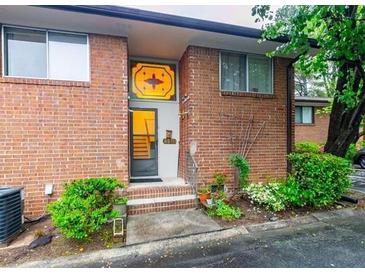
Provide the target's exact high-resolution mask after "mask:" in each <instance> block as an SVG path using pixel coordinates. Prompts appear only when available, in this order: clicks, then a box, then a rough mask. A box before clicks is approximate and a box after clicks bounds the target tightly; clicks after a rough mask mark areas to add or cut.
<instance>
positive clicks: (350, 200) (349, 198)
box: [341, 196, 359, 204]
mask: <svg viewBox="0 0 365 274" xmlns="http://www.w3.org/2000/svg"><path fill="white" fill-rule="evenodd" d="M341 201H345V202H350V203H353V204H357V203H358V202H359V201H358V199H355V198H352V197H349V196H342V197H341Z"/></svg>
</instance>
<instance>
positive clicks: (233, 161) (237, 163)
mask: <svg viewBox="0 0 365 274" xmlns="http://www.w3.org/2000/svg"><path fill="white" fill-rule="evenodd" d="M229 164H230V165H231V166H232V167H235V168H237V169H238V170H239V173H240V179H239V180H240V181H239V183H240V187H241V188H244V187H245V186H246V185H247V184H248V174H249V172H250V167H249V165H248V162H247V160H246V159H245V158H243V156H242V155H241V154H238V153H235V154H231V155H230V156H229Z"/></svg>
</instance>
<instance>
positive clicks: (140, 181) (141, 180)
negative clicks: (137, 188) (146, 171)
mask: <svg viewBox="0 0 365 274" xmlns="http://www.w3.org/2000/svg"><path fill="white" fill-rule="evenodd" d="M129 181H130V182H131V183H159V182H162V180H161V179H160V178H141V179H130V180H129Z"/></svg>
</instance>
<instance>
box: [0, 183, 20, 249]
mask: <svg viewBox="0 0 365 274" xmlns="http://www.w3.org/2000/svg"><path fill="white" fill-rule="evenodd" d="M23 208H24V194H23V189H22V188H11V187H0V246H3V245H8V244H9V243H10V241H11V240H13V239H14V238H15V237H16V236H17V235H18V234H19V233H20V232H21V231H22V229H23V223H24V216H23Z"/></svg>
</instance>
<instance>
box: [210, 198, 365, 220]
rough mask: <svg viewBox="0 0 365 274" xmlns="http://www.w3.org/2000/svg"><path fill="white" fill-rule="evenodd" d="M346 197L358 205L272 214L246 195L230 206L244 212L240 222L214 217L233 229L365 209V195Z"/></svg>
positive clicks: (293, 210) (345, 204)
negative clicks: (346, 210)
mask: <svg viewBox="0 0 365 274" xmlns="http://www.w3.org/2000/svg"><path fill="white" fill-rule="evenodd" d="M346 196H349V197H352V198H356V199H358V203H357V204H353V203H349V202H341V201H340V202H338V203H336V204H335V205H332V206H328V207H322V208H313V207H302V208H291V209H287V210H284V211H280V212H276V213H272V212H270V211H268V210H266V209H264V208H262V207H259V206H257V205H254V204H252V203H251V202H250V201H249V199H248V198H247V197H246V196H245V195H236V196H235V197H233V198H232V199H231V200H230V205H233V206H236V207H239V208H240V209H241V211H242V213H243V214H242V217H241V218H240V219H238V220H233V221H225V220H222V219H221V218H218V217H213V219H214V220H215V221H216V222H217V223H218V224H219V225H220V226H222V227H232V226H240V225H244V226H247V225H251V224H259V223H265V222H269V221H278V220H285V219H289V218H294V217H299V216H305V215H309V214H311V213H314V212H319V211H331V210H338V209H342V208H351V207H352V208H356V207H357V208H365V194H364V193H360V192H356V191H349V192H348V193H347V194H346Z"/></svg>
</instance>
